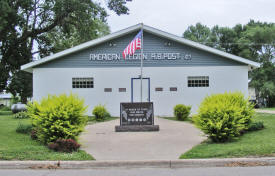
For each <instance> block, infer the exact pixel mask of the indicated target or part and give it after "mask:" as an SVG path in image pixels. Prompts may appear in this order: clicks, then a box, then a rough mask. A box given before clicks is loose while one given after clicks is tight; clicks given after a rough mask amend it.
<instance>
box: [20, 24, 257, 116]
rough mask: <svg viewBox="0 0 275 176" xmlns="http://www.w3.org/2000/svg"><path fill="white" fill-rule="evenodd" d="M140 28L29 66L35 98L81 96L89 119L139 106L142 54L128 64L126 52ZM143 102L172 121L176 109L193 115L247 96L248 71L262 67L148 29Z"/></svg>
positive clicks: (91, 42)
mask: <svg viewBox="0 0 275 176" xmlns="http://www.w3.org/2000/svg"><path fill="white" fill-rule="evenodd" d="M140 29H141V24H137V25H135V26H132V27H129V28H126V29H124V30H121V31H118V32H115V33H112V34H110V35H107V36H105V37H102V38H99V39H95V40H92V41H89V42H86V43H83V44H81V45H78V46H76V47H73V48H70V49H67V50H64V51H62V52H59V53H56V54H54V55H51V56H48V57H45V58H43V59H41V60H38V61H35V62H31V63H28V64H26V65H23V66H22V67H21V69H22V70H25V71H27V72H31V73H33V99H34V100H40V99H41V98H42V97H44V96H47V95H48V94H61V93H68V94H69V93H70V92H72V93H77V94H78V95H79V96H80V97H83V98H84V99H85V103H86V104H87V105H88V106H89V111H88V113H89V114H91V112H92V109H93V107H94V106H95V105H98V104H102V105H105V106H106V108H107V109H108V111H109V112H110V113H111V115H113V116H119V111H120V102H131V101H133V102H139V101H140V79H139V77H140V58H141V54H140V51H138V52H136V53H135V54H134V55H133V56H128V57H127V58H126V59H123V57H122V51H123V50H124V48H125V47H126V46H127V45H128V44H129V42H130V41H131V40H132V39H133V38H134V37H135V35H136V34H137V32H138V31H139V30H140ZM143 29H144V68H143V73H144V75H143V77H144V78H143V101H152V102H153V103H154V111H155V112H154V113H155V115H159V116H172V115H173V107H174V106H175V105H176V104H180V103H181V104H186V105H192V112H193V113H194V112H195V111H196V110H197V108H198V106H199V104H200V102H201V101H202V99H203V98H204V97H205V96H206V95H210V94H214V93H224V92H226V91H227V92H228V91H241V92H243V93H244V94H245V95H246V96H248V71H249V70H250V69H253V68H257V67H259V66H260V65H259V63H256V62H253V61H250V60H248V59H244V58H241V57H238V56H235V55H232V54H229V53H225V52H223V51H220V50H216V49H213V48H210V47H207V46H204V45H201V44H198V43H195V42H192V41H190V40H186V39H184V38H181V37H178V36H175V35H172V34H169V33H166V32H163V31H161V30H158V29H155V28H152V27H149V26H146V25H144V28H143Z"/></svg>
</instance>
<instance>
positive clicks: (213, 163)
mask: <svg viewBox="0 0 275 176" xmlns="http://www.w3.org/2000/svg"><path fill="white" fill-rule="evenodd" d="M251 166H275V157H269V158H224V159H216V158H215V159H183V160H146V161H0V169H91V168H196V167H251Z"/></svg>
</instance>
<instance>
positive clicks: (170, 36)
mask: <svg viewBox="0 0 275 176" xmlns="http://www.w3.org/2000/svg"><path fill="white" fill-rule="evenodd" d="M141 27H142V24H141V23H140V24H137V25H134V26H131V27H128V28H126V29H123V30H120V31H117V32H114V33H112V34H109V35H106V36H104V37H101V38H98V39H95V40H91V41H88V42H85V43H83V44H80V45H77V46H75V47H72V48H69V49H66V50H64V51H61V52H58V53H56V54H53V55H50V56H47V57H44V58H43V59H40V60H37V61H33V62H30V63H28V64H25V65H22V66H21V70H24V71H27V72H32V70H33V67H36V66H38V65H41V64H44V63H47V62H49V61H52V60H55V59H58V58H60V57H63V56H66V55H69V54H72V53H75V52H78V51H80V50H84V49H86V48H89V47H92V46H95V45H98V44H101V43H104V42H107V41H109V40H112V39H115V38H119V37H121V36H124V35H126V34H129V33H132V32H134V31H138V30H139V29H141ZM143 30H144V31H146V32H148V33H151V34H154V35H157V36H159V37H163V38H166V39H169V40H172V41H175V42H178V43H181V44H184V45H188V46H191V47H194V48H197V49H200V50H203V51H206V52H209V53H213V54H216V55H219V56H222V57H225V58H228V59H231V60H234V61H237V62H241V63H245V64H247V65H250V66H251V67H252V68H258V67H260V63H257V62H254V61H251V60H248V59H245V58H242V57H239V56H236V55H233V54H229V53H226V52H224V51H221V50H218V49H214V48H211V47H208V46H205V45H202V44H200V43H196V42H193V41H191V40H187V39H185V38H182V37H179V36H176V35H173V34H170V33H167V32H164V31H161V30H159V29H156V28H153V27H150V26H147V25H143Z"/></svg>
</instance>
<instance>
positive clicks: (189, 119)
mask: <svg viewBox="0 0 275 176" xmlns="http://www.w3.org/2000/svg"><path fill="white" fill-rule="evenodd" d="M160 118H164V119H168V120H174V121H179V122H190V123H193V121H192V117H188V118H187V119H185V120H178V119H177V118H176V117H160Z"/></svg>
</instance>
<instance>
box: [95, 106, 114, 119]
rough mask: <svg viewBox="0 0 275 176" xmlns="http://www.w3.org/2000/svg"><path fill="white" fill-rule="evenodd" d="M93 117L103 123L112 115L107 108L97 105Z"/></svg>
mask: <svg viewBox="0 0 275 176" xmlns="http://www.w3.org/2000/svg"><path fill="white" fill-rule="evenodd" d="M93 115H94V116H95V119H96V121H103V120H105V119H107V118H109V117H111V115H110V113H109V112H108V111H107V110H106V108H105V106H103V105H97V106H95V107H94V109H93Z"/></svg>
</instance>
